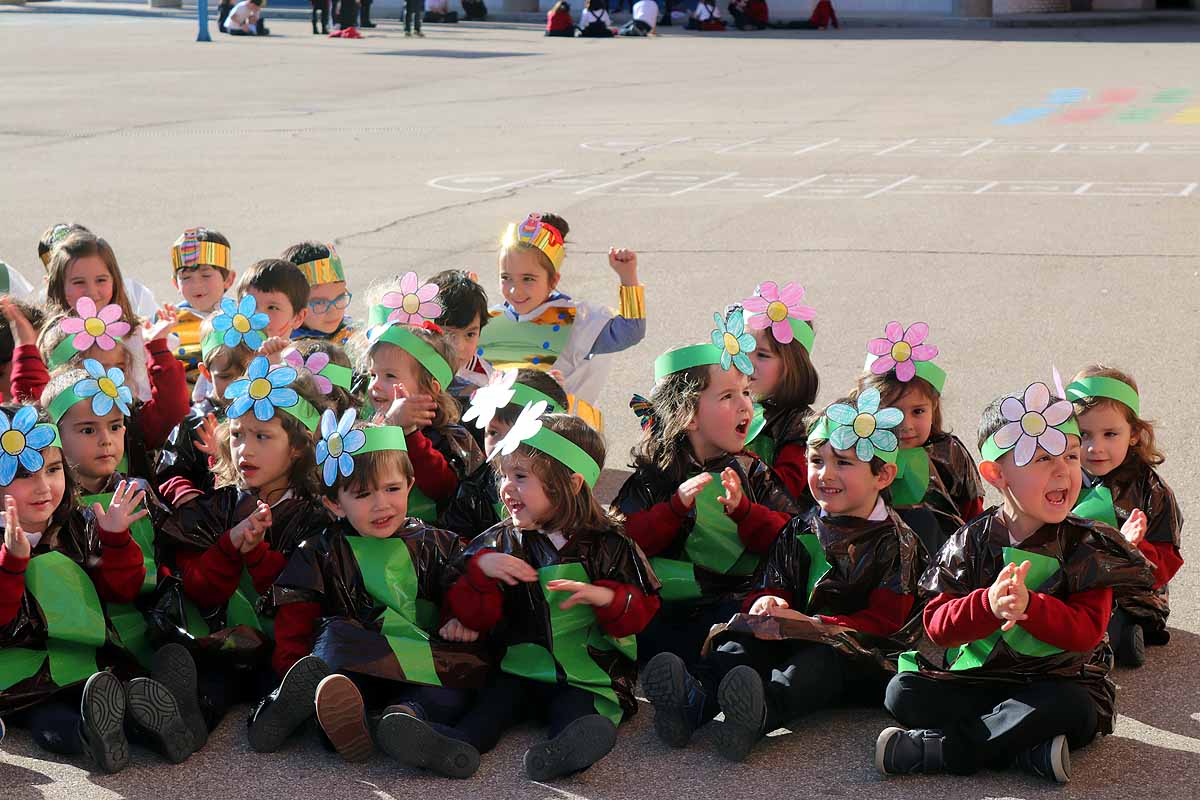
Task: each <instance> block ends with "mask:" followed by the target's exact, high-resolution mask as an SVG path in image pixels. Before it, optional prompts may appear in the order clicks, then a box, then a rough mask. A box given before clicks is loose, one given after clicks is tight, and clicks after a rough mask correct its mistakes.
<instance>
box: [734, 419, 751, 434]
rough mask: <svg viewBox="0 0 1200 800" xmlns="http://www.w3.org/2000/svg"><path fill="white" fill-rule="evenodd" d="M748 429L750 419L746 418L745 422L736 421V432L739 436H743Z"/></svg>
mask: <svg viewBox="0 0 1200 800" xmlns="http://www.w3.org/2000/svg"><path fill="white" fill-rule="evenodd" d="M748 430H750V420H746V421H745V422H739V423H738V425H737V432H738V435H739V436H745V435H746V431H748Z"/></svg>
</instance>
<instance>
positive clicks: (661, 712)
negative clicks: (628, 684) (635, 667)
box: [642, 653, 707, 747]
mask: <svg viewBox="0 0 1200 800" xmlns="http://www.w3.org/2000/svg"><path fill="white" fill-rule="evenodd" d="M642 689H643V690H644V691H645V692H646V699H647V700H649V701H650V704H651V705H652V706H654V731H655V732H656V733H657V734H658V738H660V739H662V740H663V741H664V742H666V743H667V744H669V745H671V747H684V746H685V745H687V743H688V742H689V741H691V738H692V733H693V732H695V730H696V729H697V728H699V727H700V726H701V725H703V724H704V723H705V722H707V720H705V719H704V702H705V700H706V699H707V698H706V695H705V692H704V687H703V686H701V685H700V681H698V680H696V679H695V678H693V677H692V676H691V674H689V673H688V671H687V666H686V665H685V664H684V663H683V659H682V658H680V657H679V656H677V655H675V654H674V653H659V654H658V655H656V656H655V657H654V658H652V659H650V662H649V663H648V664H646V669H645V670H644V671H643V672H642Z"/></svg>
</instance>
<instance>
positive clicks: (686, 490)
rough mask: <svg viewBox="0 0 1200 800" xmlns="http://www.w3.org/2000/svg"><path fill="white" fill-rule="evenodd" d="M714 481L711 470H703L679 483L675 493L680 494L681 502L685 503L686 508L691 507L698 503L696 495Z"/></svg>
mask: <svg viewBox="0 0 1200 800" xmlns="http://www.w3.org/2000/svg"><path fill="white" fill-rule="evenodd" d="M710 481H712V473H711V472H701V473H700V474H699V475H697V476H696V477H694V478H688V479H687V480H686V481H684V482H683V483H681V484H679V488H678V489H676V490H675V494H677V495H679V502H681V503H683V505H684V507H685V508H691V507H692V506H694V505H696V495H698V494H700V491H701V490H702V489H703V488H704V487H705V486H708V484H709V482H710Z"/></svg>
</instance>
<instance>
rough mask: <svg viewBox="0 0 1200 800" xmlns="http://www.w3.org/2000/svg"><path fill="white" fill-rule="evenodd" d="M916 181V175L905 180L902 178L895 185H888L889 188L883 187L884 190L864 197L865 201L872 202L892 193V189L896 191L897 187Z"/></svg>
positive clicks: (877, 190)
mask: <svg viewBox="0 0 1200 800" xmlns="http://www.w3.org/2000/svg"><path fill="white" fill-rule="evenodd" d="M916 179H917V176H916V175H909V176H907V177H905V178H901V179H900V180H898V181H896V182H895V183H891V184H888V185H887V186H885V187H883V188H882V189H876V190H875V191H873V192H871V193H870V194H866V195H863V200H870V199H871V198H872V197H878V196H879V195H881V194H883V193H884V192H890V191H891V190H892V189H895V188H896V187H897V186H903V185H904V184H906V183H908V182H909V181H915V180H916Z"/></svg>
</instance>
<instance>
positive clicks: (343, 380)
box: [317, 363, 354, 392]
mask: <svg viewBox="0 0 1200 800" xmlns="http://www.w3.org/2000/svg"><path fill="white" fill-rule="evenodd" d="M317 374H318V375H322V376H324V377H326V378H328V379H329V382H330V383H332V384H333V385H334V386H340V387H342V388H343V389H345V390H346V391H347V392H348V391H350V386H351V385H352V384H353V382H354V371H353V370H352V369H350V368H349V367H343V366H342V365H341V364H333V363H330V364H326V365H325V368H324V369H322V370H321V371H320V372H318V373H317Z"/></svg>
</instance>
